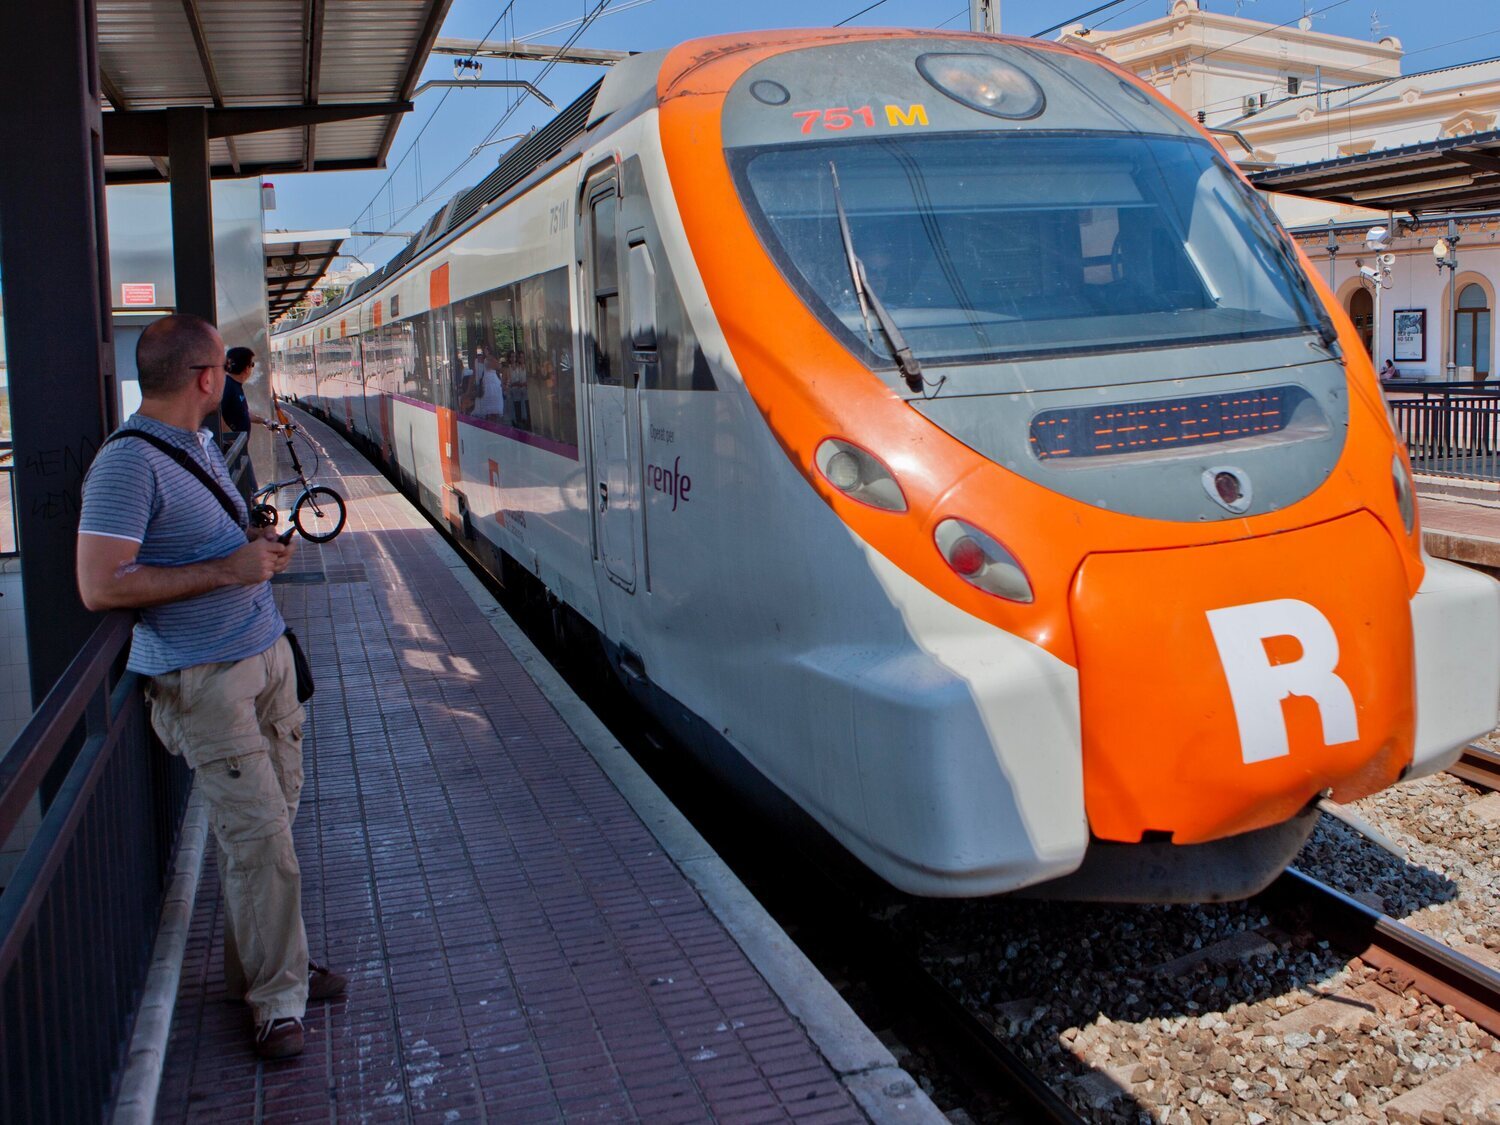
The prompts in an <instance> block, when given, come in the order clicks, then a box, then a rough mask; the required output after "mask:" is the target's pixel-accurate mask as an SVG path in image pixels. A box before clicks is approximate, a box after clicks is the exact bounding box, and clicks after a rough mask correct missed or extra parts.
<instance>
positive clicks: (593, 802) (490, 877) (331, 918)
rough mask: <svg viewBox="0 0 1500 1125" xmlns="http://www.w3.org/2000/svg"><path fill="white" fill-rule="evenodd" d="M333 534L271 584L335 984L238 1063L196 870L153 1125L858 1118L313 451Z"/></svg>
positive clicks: (719, 938) (563, 741)
mask: <svg viewBox="0 0 1500 1125" xmlns="http://www.w3.org/2000/svg"><path fill="white" fill-rule="evenodd" d="M308 428H309V429H310V430H312V431H313V433H314V435H315V438H316V440H317V441H318V442H319V443H320V444H321V446H322V447H323V449H324V450H325V451H326V454H325V459H324V462H323V466H322V469H321V471H320V474H319V475H320V478H321V479H322V480H324V481H325V482H327V483H330V484H335V485H336V486H337V487H339V488H340V489H341V490H342V491H343V492H344V493H345V495H346V496H348V497H349V498H350V504H349V509H350V511H349V526H348V529H347V530H346V531H345V532H344V533H343V534H342V535H341V536H340V537H339V538H338V539H336V540H334V541H333V542H332V543H330V544H327V545H325V546H324V547H322V548H318V547H315V546H312V545H311V544H307V543H303V544H302V545H301V547H300V549H299V557H298V560H297V563H296V568H295V571H294V572H293V578H292V579H291V580H289V581H284V582H281V583H278V585H277V586H276V590H277V594H278V597H279V599H280V601H281V605H282V609H283V612H284V613H285V615H286V617H287V620H288V622H289V623H290V624H291V625H292V627H293V628H295V629H296V630H297V632H298V634H299V636H300V637H301V638H302V641H303V644H304V646H305V647H306V648H307V650H308V652H309V655H310V657H311V659H312V662H313V664H314V667H315V670H316V673H317V677H318V692H317V695H316V696H314V698H313V700H312V701H311V704H310V706H309V717H310V722H309V724H308V728H307V739H306V745H305V755H306V764H307V782H306V788H305V791H304V794H303V803H302V808H301V812H300V814H299V816H298V819H297V824H296V840H297V851H298V855H299V856H300V858H301V863H302V872H303V906H304V913H305V917H306V922H307V930H308V938H309V943H310V946H311V949H312V952H313V956H314V957H315V958H317V959H319V960H323V961H327V962H328V963H330V964H332V965H335V966H338V967H340V968H342V969H344V970H346V971H348V972H349V974H350V987H349V993H348V996H347V997H346V998H345V999H342V1000H340V1001H337V1002H334V1003H330V1004H318V1005H313V1006H312V1007H311V1008H310V1010H309V1012H308V1018H307V1023H306V1030H307V1051H306V1053H305V1054H304V1055H303V1056H302V1057H301V1058H300V1059H297V1060H294V1061H291V1062H285V1063H277V1064H258V1063H257V1061H256V1060H255V1058H254V1057H253V1055H252V1054H251V1051H250V1046H249V1016H248V1014H247V1012H246V1010H245V1008H244V1007H243V1006H241V1005H238V1004H231V1003H228V1002H227V1001H226V1000H225V999H224V998H223V995H222V962H221V952H220V942H221V927H222V925H223V913H222V909H221V907H220V904H219V893H218V881H217V877H216V875H215V868H214V859H213V854H212V852H213V845H212V843H210V845H209V853H210V854H209V856H208V857H207V859H206V861H205V865H204V875H203V880H202V884H201V886H200V888H199V892H198V900H197V905H196V911H195V914H194V918H193V926H192V932H191V935H190V939H189V945H188V950H187V956H186V960H185V963H184V966H183V974H182V983H181V988H180V990H179V993H178V999H177V1009H176V1015H175V1019H174V1021H173V1025H172V1035H171V1041H170V1045H169V1049H168V1057H167V1063H166V1071H165V1074H164V1076H163V1079H162V1087H161V1094H160V1098H159V1101H158V1106H157V1112H158V1117H159V1118H160V1119H161V1120H163V1121H182V1120H193V1121H205V1120H215V1121H217V1120H252V1119H253V1120H262V1119H263V1120H265V1121H270V1122H281V1121H307V1120H334V1119H344V1120H359V1121H363V1120H406V1119H415V1120H433V1121H437V1120H443V1121H471V1120H482V1119H488V1120H492V1121H503V1122H521V1121H557V1120H570V1121H572V1120H577V1121H605V1120H646V1121H653V1122H658V1121H659V1122H676V1121H695V1120H705V1119H716V1120H721V1121H746V1122H749V1121H770V1120H782V1119H788V1118H795V1119H798V1120H803V1121H816V1122H834V1121H858V1120H862V1119H863V1117H862V1115H861V1114H860V1113H859V1111H858V1110H857V1109H856V1108H855V1106H854V1104H853V1102H852V1101H851V1100H850V1098H849V1097H848V1095H847V1093H846V1091H845V1089H844V1087H842V1086H841V1085H840V1084H839V1082H838V1081H837V1079H836V1078H835V1076H834V1074H833V1072H832V1071H831V1070H830V1069H829V1067H828V1065H827V1064H826V1063H825V1061H824V1060H823V1058H822V1057H821V1056H820V1055H819V1054H818V1052H817V1050H816V1049H815V1048H814V1047H813V1045H812V1044H811V1043H810V1042H809V1040H808V1038H807V1036H806V1034H805V1033H804V1032H803V1030H802V1028H801V1026H800V1025H799V1024H798V1023H797V1022H796V1021H795V1020H794V1019H793V1018H792V1017H791V1016H790V1015H789V1014H788V1013H787V1011H786V1009H785V1008H784V1007H783V1005H782V1004H781V1002H780V1001H779V999H778V998H777V997H776V996H775V995H774V993H772V992H771V990H770V989H769V988H768V987H767V985H766V984H765V982H764V981H763V980H762V979H761V977H760V975H759V974H758V973H757V972H756V970H755V969H754V968H753V967H752V966H751V964H750V963H749V962H748V961H747V959H746V957H745V955H744V954H743V953H742V952H741V950H740V949H739V947H738V946H737V945H736V944H735V943H734V942H733V941H732V940H731V939H730V937H729V936H728V934H727V933H726V932H725V930H724V928H723V926H722V925H721V924H720V923H719V921H718V920H717V919H716V918H715V917H714V916H713V915H712V914H711V913H710V912H709V910H708V909H707V907H706V906H705V905H704V904H703V902H702V901H701V899H699V897H698V895H697V894H696V892H695V891H694V890H693V889H692V887H691V886H690V885H689V884H688V882H687V881H686V879H685V878H684V877H683V875H682V874H681V872H680V871H679V870H678V869H677V868H676V866H675V865H674V864H673V863H672V862H671V860H670V859H668V858H667V857H666V856H665V855H664V854H663V853H662V851H661V849H660V848H659V846H658V845H657V842H656V840H655V839H654V838H653V837H652V836H651V834H650V833H649V832H648V831H647V829H646V828H645V827H644V825H643V824H642V823H641V821H640V820H639V819H638V818H637V816H636V815H635V813H634V812H633V811H632V810H631V808H630V806H629V805H628V804H627V803H626V801H625V800H624V798H623V797H622V796H621V795H620V794H619V792H618V791H617V790H616V789H615V788H614V787H613V785H612V784H611V783H610V781H609V780H607V779H606V777H605V776H604V775H603V774H602V773H601V772H600V770H599V768H598V766H597V765H596V764H595V762H594V759H593V758H592V757H590V756H589V754H588V752H587V751H586V750H585V749H584V748H583V747H582V746H581V745H580V744H579V743H578V741H577V740H576V739H575V738H574V736H573V734H572V732H571V731H570V730H569V728H568V727H567V726H566V725H565V724H564V723H563V722H562V720H561V719H560V718H559V717H558V715H557V714H556V713H555V712H554V710H553V709H552V707H551V706H550V704H549V703H548V702H547V700H546V699H545V698H544V697H543V696H542V694H541V693H540V692H539V691H538V690H537V688H536V686H535V685H534V684H533V683H532V681H531V679H530V678H529V677H528V676H527V675H526V673H525V672H524V671H523V670H522V668H521V667H520V665H519V664H518V662H517V661H516V659H515V658H514V657H513V656H512V654H511V652H510V651H509V649H507V648H506V646H505V645H504V644H503V643H502V642H501V640H500V638H499V637H498V636H497V635H496V634H495V632H494V631H493V630H492V629H491V628H490V626H489V625H488V624H487V623H486V622H485V620H484V619H483V618H482V617H481V616H480V614H479V613H478V612H477V611H476V610H475V607H474V604H473V602H472V600H471V599H470V597H469V595H468V594H467V593H466V592H465V591H464V590H463V589H462V588H461V587H460V585H459V584H458V582H457V581H456V580H455V579H454V577H453V576H452V574H450V572H449V571H448V569H447V567H446V565H445V564H444V561H443V560H442V559H441V558H440V557H439V555H438V554H437V553H436V552H435V551H434V549H433V544H434V539H435V536H436V533H435V532H433V531H432V530H431V528H430V527H429V526H428V524H427V523H426V522H425V521H424V520H423V519H422V518H421V517H420V516H419V515H418V514H417V513H416V512H415V511H414V510H413V509H412V507H411V506H410V505H409V504H408V503H407V502H406V500H405V499H404V498H402V497H401V496H400V495H398V494H397V493H396V492H395V491H394V490H393V489H392V488H391V486H390V485H389V483H388V482H387V481H386V480H385V479H384V478H383V477H381V476H380V475H379V474H377V473H376V472H375V471H374V470H373V469H372V468H371V467H370V466H369V464H368V463H367V462H366V461H365V460H364V459H363V458H362V457H360V456H359V455H358V454H357V453H356V452H354V451H353V450H352V449H350V447H349V446H347V445H346V444H345V443H344V442H342V441H341V440H340V439H339V438H338V437H337V436H336V435H334V434H333V433H332V431H330V430H328V429H327V428H326V427H323V426H320V425H318V424H317V423H316V422H309V423H308Z"/></svg>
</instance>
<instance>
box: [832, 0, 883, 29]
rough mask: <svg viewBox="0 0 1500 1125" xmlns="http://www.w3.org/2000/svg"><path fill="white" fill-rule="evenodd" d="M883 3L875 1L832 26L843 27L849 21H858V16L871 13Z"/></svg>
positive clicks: (878, 0)
mask: <svg viewBox="0 0 1500 1125" xmlns="http://www.w3.org/2000/svg"><path fill="white" fill-rule="evenodd" d="M884 3H885V0H875V3H873V4H871V5H869V6H868V7H864V8H861V9H860V10H859V11H857V12H855V13H854V14H853V15H852V16H845V17H844V18H843V19H841V20H839V22H838V23H836V24H834V25H833V26H834V27H843V26H844V25H845V24H846V23H848V22H849V21H850V20H857V19H859V17H860V16H862V15H864V14H865V13H866V12H873V11H874V10H875V9H876V8H878V7H880V5H882V4H884Z"/></svg>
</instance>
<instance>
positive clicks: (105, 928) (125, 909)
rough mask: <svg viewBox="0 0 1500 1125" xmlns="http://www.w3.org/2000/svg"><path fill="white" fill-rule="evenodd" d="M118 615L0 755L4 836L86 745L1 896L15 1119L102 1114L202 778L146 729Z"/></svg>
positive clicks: (0, 1038) (2, 1019) (7, 1055)
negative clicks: (56, 769)
mask: <svg viewBox="0 0 1500 1125" xmlns="http://www.w3.org/2000/svg"><path fill="white" fill-rule="evenodd" d="M132 619H133V615H132V614H129V613H125V612H123V611H122V612H116V613H112V614H109V615H108V616H107V617H106V618H105V619H104V621H103V623H102V624H101V625H100V626H99V628H98V629H97V630H96V631H95V632H94V635H93V636H92V637H90V638H89V641H88V643H87V644H86V645H84V647H83V650H82V651H81V652H79V654H78V656H77V657H75V658H74V660H73V663H72V664H71V665H69V667H68V669H67V671H66V672H64V673H63V676H62V678H61V679H60V680H58V682H57V685H56V686H55V687H54V688H53V689H52V691H51V692H50V693H49V694H48V695H47V698H46V699H45V700H44V701H43V702H42V705H41V707H40V708H39V709H38V710H37V713H36V715H35V716H34V717H33V718H32V720H31V722H30V723H29V724H28V725H27V727H26V729H25V730H24V731H22V733H21V735H20V736H19V737H18V738H17V739H16V741H15V742H14V743H13V744H12V746H11V748H10V750H9V751H8V752H7V753H6V755H5V756H4V758H0V837H8V836H9V835H10V833H11V832H12V831H13V830H14V829H15V826H16V825H17V823H19V821H20V819H21V815H22V813H23V812H24V811H25V809H26V807H27V805H28V804H30V802H32V801H33V800H38V799H39V791H40V789H41V787H42V780H43V778H44V777H46V775H47V773H48V771H49V770H50V769H51V768H52V767H53V765H54V763H56V762H58V761H60V760H66V758H67V755H68V754H69V753H70V752H72V751H73V750H74V748H75V747H76V748H77V750H76V753H77V756H76V757H74V758H73V762H72V765H71V767H70V768H69V769H68V772H67V775H66V777H65V778H64V780H63V782H62V785H61V787H60V788H59V789H58V791H57V793H56V794H55V795H54V797H53V798H52V800H51V802H50V804H49V805H48V806H47V808H46V809H45V811H44V813H43V817H42V823H41V828H40V830H39V831H38V832H37V835H36V836H35V838H34V839H33V840H32V841H31V844H30V846H29V847H28V848H27V850H26V854H25V855H24V856H23V857H22V859H21V863H20V866H19V868H18V869H17V871H16V873H15V876H14V877H13V878H12V879H11V881H10V883H9V884H8V885H7V886H6V888H5V891H4V893H3V894H0V1105H3V1106H4V1107H5V1116H6V1118H7V1120H10V1121H90V1120H93V1121H97V1120H99V1118H100V1117H101V1115H102V1113H103V1109H104V1107H105V1106H106V1105H107V1104H108V1102H109V1100H110V1098H111V1096H112V1093H113V1087H114V1081H115V1075H116V1074H117V1072H118V1070H119V1066H120V1063H121V1061H122V1058H123V1055H124V1050H125V1044H126V1042H127V1039H128V1035H129V1031H130V1027H131V1023H132V1021H133V1019H134V1014H135V1009H136V1004H137V1001H138V999H139V993H140V989H141V985H142V984H143V982H144V981H145V977H146V970H147V967H148V963H149V960H150V955H151V947H152V942H153V941H154V939H155V936H156V928H157V921H158V918H159V916H160V912H161V894H162V890H163V888H164V886H165V880H166V876H167V873H168V871H169V870H170V863H171V857H172V849H173V847H174V846H175V843H176V839H177V829H178V826H179V825H180V824H181V822H182V812H183V809H184V807H185V806H186V803H187V796H188V790H189V786H190V780H191V775H190V774H189V772H188V770H187V769H186V767H185V766H183V764H182V762H181V760H180V759H177V758H173V757H171V756H170V755H168V754H167V753H166V751H165V750H163V749H162V747H161V745H160V743H158V742H157V740H156V738H155V737H154V735H152V734H151V732H150V724H149V722H148V721H147V717H146V704H145V699H144V696H143V694H142V691H141V682H140V677H139V676H137V675H135V674H134V673H130V672H125V671H124V670H123V667H124V661H125V654H126V652H127V651H128V649H129V646H130V631H131V625H132Z"/></svg>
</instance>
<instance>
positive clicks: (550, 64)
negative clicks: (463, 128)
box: [391, 0, 610, 225]
mask: <svg viewBox="0 0 1500 1125" xmlns="http://www.w3.org/2000/svg"><path fill="white" fill-rule="evenodd" d="M609 4H610V0H599V3H598V4H597V5H596V6H595V8H594V9H593V10H592V11H591V12H589V14H588V15H587V16H586V17H585V18H584V20H583V21H582V22H581V23H580V24H579V26H578V29H577V30H576V31H575V32H574V33H573V34H572V35H571V36H569V37H568V40H567V42H566V43H564V44H563V45H562V46H561V47H559V48H558V49H557V51H556V53H554V54H553V55H552V57H551V58H550V59H548V60H547V63H546V65H545V66H543V68H542V71H541V73H540V74H538V75H537V76H536V79H535V81H534V82H533V85H540V84H541V82H542V81H543V80H544V79H545V78H546V77H547V75H548V74H550V73H551V72H552V71H553V69H554V68H556V66H557V65H558V60H559V59H560V58H561V57H562V56H563V55H564V54H566V53H567V52H568V50H569V49H570V48H571V47H572V46H573V45H574V44H575V43H576V42H577V41H578V39H579V38H580V37H581V36H582V35H583V33H584V32H585V31H587V30H588V28H589V27H590V26H591V25H592V23H593V21H594V20H596V19H598V18H599V16H600V15H602V14H603V13H604V10H605V9H606V8H607V7H608V6H609ZM523 100H524V98H517V99H516V100H515V101H513V102H511V103H510V105H509V106H507V107H506V110H505V112H504V113H503V114H501V115H500V118H499V119H498V120H497V121H496V122H495V124H494V125H493V126H491V127H490V130H489V131H488V132H487V133H486V134H485V135H484V138H483V139H482V140H481V141H480V142H479V144H477V145H475V146H474V147H473V148H472V149H470V151H469V154H468V155H467V156H465V157H464V158H463V159H462V160H460V161H459V162H458V163H457V164H456V165H454V167H453V168H452V169H451V170H450V171H449V172H448V174H447V175H446V176H444V177H443V178H442V179H441V180H439V181H438V182H437V183H436V184H435V185H434V186H433V188H432V189H431V190H430V191H428V192H427V193H426V194H425V195H423V196H421V197H420V198H419V199H417V200H416V201H415V202H414V203H412V204H411V205H410V206H409V207H407V208H406V209H405V210H404V211H402V212H401V214H399V215H395V216H393V217H392V220H391V222H392V225H395V224H397V223H400V222H401V221H402V220H404V219H405V218H406V217H407V216H408V215H410V214H411V213H412V212H413V211H415V210H416V209H417V208H418V207H420V206H422V205H423V204H424V203H427V202H428V201H429V200H431V199H432V198H433V197H434V196H435V195H437V194H438V193H439V192H441V191H442V190H443V188H444V187H446V186H447V185H448V183H449V182H451V181H452V179H453V178H454V177H455V176H457V175H458V174H459V173H460V172H462V171H463V170H464V169H465V168H467V167H468V166H469V164H470V163H471V162H472V161H473V160H474V159H475V157H477V156H478V155H479V152H480V150H481V149H483V148H484V146H485V145H487V144H489V143H490V141H492V140H493V139H494V138H495V137H497V136H498V135H499V134H500V130H501V129H502V128H504V126H505V123H506V122H507V121H509V120H510V118H511V116H512V115H513V114H514V113H515V111H516V110H517V109H519V108H520V106H521V103H522V101H523Z"/></svg>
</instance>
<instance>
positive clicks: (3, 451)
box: [0, 441, 21, 559]
mask: <svg viewBox="0 0 1500 1125" xmlns="http://www.w3.org/2000/svg"><path fill="white" fill-rule="evenodd" d="M0 473H3V474H4V475H5V483H4V484H0V559H13V558H15V557H16V556H17V555H19V554H20V553H21V552H20V549H19V548H18V547H17V546H16V455H15V449H14V447H13V446H12V445H11V443H10V442H8V441H0Z"/></svg>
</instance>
